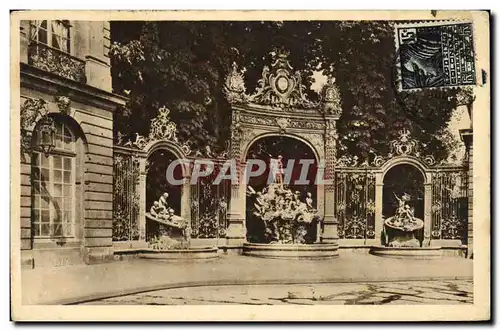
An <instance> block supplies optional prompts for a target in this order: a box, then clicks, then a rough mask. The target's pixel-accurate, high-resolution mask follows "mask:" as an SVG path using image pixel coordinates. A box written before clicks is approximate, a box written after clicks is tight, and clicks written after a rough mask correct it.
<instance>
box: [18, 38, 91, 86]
mask: <svg viewBox="0 0 500 331" xmlns="http://www.w3.org/2000/svg"><path fill="white" fill-rule="evenodd" d="M28 63H29V64H30V65H32V66H34V67H36V68H39V69H42V70H45V71H48V72H51V73H54V74H57V75H59V76H62V77H65V78H69V79H72V80H74V81H77V82H80V83H86V82H87V77H86V76H85V61H82V60H80V59H78V58H76V57H74V56H71V55H70V54H68V53H65V52H63V51H60V50H58V49H55V48H51V47H49V46H47V45H44V44H41V43H37V42H31V44H30V45H29V47H28Z"/></svg>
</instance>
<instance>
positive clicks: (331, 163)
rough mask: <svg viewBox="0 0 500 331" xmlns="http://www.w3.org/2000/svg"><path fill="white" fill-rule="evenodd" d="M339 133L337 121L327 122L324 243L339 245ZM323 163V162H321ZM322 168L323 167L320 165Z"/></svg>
mask: <svg viewBox="0 0 500 331" xmlns="http://www.w3.org/2000/svg"><path fill="white" fill-rule="evenodd" d="M336 139H337V133H336V128H335V120H333V119H330V120H328V122H327V128H326V132H325V160H323V161H324V165H325V168H324V179H325V184H324V188H325V217H324V221H323V223H324V230H323V237H322V242H324V243H337V242H338V239H339V236H338V231H337V227H338V221H337V218H336V217H335V153H336ZM320 162H321V161H320ZM320 166H321V165H320Z"/></svg>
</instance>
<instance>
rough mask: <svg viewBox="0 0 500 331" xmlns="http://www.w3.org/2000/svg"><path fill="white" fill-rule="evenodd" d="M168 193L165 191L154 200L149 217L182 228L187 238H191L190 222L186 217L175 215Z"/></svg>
mask: <svg viewBox="0 0 500 331" xmlns="http://www.w3.org/2000/svg"><path fill="white" fill-rule="evenodd" d="M167 199H168V193H166V192H165V193H163V194H162V196H161V197H160V199H159V200H158V201H155V202H153V205H152V206H151V209H150V210H149V215H148V216H149V219H151V220H153V221H156V222H159V223H161V224H163V225H167V226H170V227H174V228H178V229H181V230H182V233H183V237H184V238H185V239H188V238H190V236H191V233H190V232H191V231H190V225H189V222H188V221H186V220H185V219H184V218H182V217H180V216H178V215H175V214H174V209H173V208H171V207H169V205H168V202H167Z"/></svg>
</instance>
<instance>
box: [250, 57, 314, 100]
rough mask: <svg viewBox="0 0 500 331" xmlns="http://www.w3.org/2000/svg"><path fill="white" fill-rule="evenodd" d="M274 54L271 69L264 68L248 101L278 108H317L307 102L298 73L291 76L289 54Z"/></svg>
mask: <svg viewBox="0 0 500 331" xmlns="http://www.w3.org/2000/svg"><path fill="white" fill-rule="evenodd" d="M274 54H275V55H274V62H273V63H272V64H271V68H269V67H268V66H264V68H263V69H262V78H261V79H260V80H259V81H258V87H257V90H256V92H255V94H253V95H251V96H250V97H249V101H250V102H254V103H257V104H262V105H269V106H275V107H278V108H291V107H298V108H304V109H310V108H317V103H315V102H312V101H310V100H308V99H307V97H306V95H305V93H304V91H303V88H304V87H303V85H302V77H301V74H300V72H295V74H292V70H293V68H292V66H291V65H290V62H289V61H288V55H289V52H287V51H285V50H283V49H280V50H276V51H275V52H274Z"/></svg>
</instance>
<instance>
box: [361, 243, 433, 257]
mask: <svg viewBox="0 0 500 331" xmlns="http://www.w3.org/2000/svg"><path fill="white" fill-rule="evenodd" d="M370 254H373V255H377V256H382V257H392V258H397V259H419V260H426V259H437V258H440V257H441V255H442V254H441V247H386V246H373V247H372V248H370Z"/></svg>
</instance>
